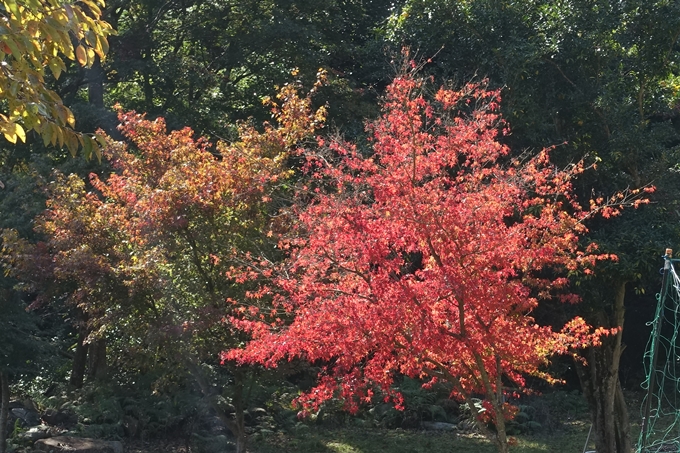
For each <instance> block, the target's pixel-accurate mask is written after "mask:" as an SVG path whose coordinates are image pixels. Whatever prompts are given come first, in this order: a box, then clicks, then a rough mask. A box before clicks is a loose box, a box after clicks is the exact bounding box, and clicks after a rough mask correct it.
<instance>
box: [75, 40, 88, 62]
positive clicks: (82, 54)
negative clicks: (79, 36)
mask: <svg viewBox="0 0 680 453" xmlns="http://www.w3.org/2000/svg"><path fill="white" fill-rule="evenodd" d="M76 59H77V60H78V63H80V65H81V66H87V51H86V50H85V47H83V46H82V45H80V46H78V47H76Z"/></svg>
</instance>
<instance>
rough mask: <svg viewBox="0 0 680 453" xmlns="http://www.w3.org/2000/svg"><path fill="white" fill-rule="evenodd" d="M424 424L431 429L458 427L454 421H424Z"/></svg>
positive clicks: (440, 429)
mask: <svg viewBox="0 0 680 453" xmlns="http://www.w3.org/2000/svg"><path fill="white" fill-rule="evenodd" d="M422 426H423V428H424V429H427V430H430V431H454V430H455V429H456V425H454V424H453V423H444V422H423V423H422Z"/></svg>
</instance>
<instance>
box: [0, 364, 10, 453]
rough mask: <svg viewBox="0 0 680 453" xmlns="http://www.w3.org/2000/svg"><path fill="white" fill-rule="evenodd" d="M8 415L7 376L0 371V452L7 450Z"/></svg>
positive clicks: (3, 452)
mask: <svg viewBox="0 0 680 453" xmlns="http://www.w3.org/2000/svg"><path fill="white" fill-rule="evenodd" d="M8 416H9V376H8V375H7V373H5V372H3V371H0V453H5V452H6V451H7V418H8Z"/></svg>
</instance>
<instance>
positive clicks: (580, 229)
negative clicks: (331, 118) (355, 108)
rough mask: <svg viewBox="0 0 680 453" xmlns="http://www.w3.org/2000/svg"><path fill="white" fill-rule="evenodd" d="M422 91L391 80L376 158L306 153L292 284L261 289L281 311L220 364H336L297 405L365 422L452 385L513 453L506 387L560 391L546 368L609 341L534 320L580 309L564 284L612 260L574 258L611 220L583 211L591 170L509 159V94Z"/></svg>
mask: <svg viewBox="0 0 680 453" xmlns="http://www.w3.org/2000/svg"><path fill="white" fill-rule="evenodd" d="M425 91H426V86H425V84H424V83H423V82H422V81H421V80H419V79H417V78H416V77H414V76H412V75H409V74H405V75H402V76H400V77H398V78H396V79H395V80H394V81H393V83H392V84H391V85H390V86H389V88H388V90H387V94H386V99H385V101H384V107H383V115H382V117H381V118H380V119H379V120H378V121H377V122H376V123H375V124H373V125H372V126H371V131H372V140H371V144H372V152H371V154H370V156H368V157H366V155H365V154H362V153H361V152H359V151H358V150H357V148H356V147H355V146H353V145H350V144H346V143H340V142H335V143H332V144H330V145H329V146H326V147H325V150H326V152H325V154H324V155H323V156H322V155H321V154H323V153H319V154H316V155H313V154H309V155H307V156H306V157H307V170H308V171H309V175H310V181H311V182H310V183H308V185H307V186H306V187H303V188H302V189H301V190H300V192H299V197H300V200H303V201H304V203H303V202H301V203H299V204H298V205H297V206H296V207H294V208H293V209H294V214H295V217H296V219H297V225H296V229H295V235H294V237H292V238H290V239H288V240H283V241H281V243H280V247H281V248H283V249H284V250H287V251H288V252H289V255H288V261H287V262H286V263H285V269H283V270H285V272H283V271H282V272H280V273H279V274H277V275H278V277H277V278H276V279H275V285H273V286H272V287H271V288H266V289H265V290H264V291H263V292H265V293H269V294H270V297H273V299H274V303H275V306H276V308H277V311H273V312H271V314H270V313H267V314H261V313H258V312H257V310H253V309H251V310H249V311H247V312H246V313H249V314H250V315H251V316H250V317H248V318H241V319H234V320H233V322H234V323H236V324H238V325H240V326H241V328H243V329H246V330H247V331H249V332H250V334H251V335H252V337H253V340H252V341H251V342H250V343H248V345H247V346H246V347H245V349H240V350H239V349H234V350H230V351H226V352H225V353H223V358H224V359H225V360H226V359H229V360H233V359H235V360H238V361H240V362H241V363H263V364H265V365H267V366H272V367H274V366H276V365H277V363H279V361H281V360H291V359H293V358H298V357H299V358H303V359H306V360H308V361H313V362H317V363H320V362H322V363H325V364H326V366H324V367H323V368H322V370H321V372H320V375H319V380H318V385H317V386H316V387H315V388H314V389H313V390H311V391H310V392H308V393H306V394H304V395H303V396H301V397H300V398H299V399H298V403H299V404H300V405H301V406H302V407H303V408H304V409H305V410H315V409H318V407H319V405H320V404H322V403H323V402H324V401H326V400H329V399H330V398H333V397H340V398H341V399H343V400H344V402H345V405H346V408H347V409H349V410H350V411H356V410H357V409H358V407H359V405H360V404H361V403H362V402H368V401H370V400H371V399H372V397H373V396H374V391H375V389H376V388H380V389H381V390H382V392H383V394H385V395H387V397H388V398H391V399H392V400H393V401H395V402H396V403H397V405H399V404H400V395H399V394H398V393H396V392H394V391H393V390H392V386H393V383H394V379H395V377H397V376H399V375H407V376H410V377H418V378H420V379H424V380H425V381H426V385H427V384H432V383H434V382H436V381H437V380H444V381H447V382H449V383H450V384H452V386H453V389H454V390H453V394H452V396H453V397H456V398H459V399H462V400H465V401H467V402H468V403H469V406H470V408H471V410H472V411H473V412H474V413H475V415H476V416H477V418H478V419H479V420H480V423H479V426H480V428H481V429H482V430H483V431H484V432H485V433H486V434H487V435H488V436H489V437H490V438H491V439H492V440H493V441H494V442H495V443H496V445H497V447H498V450H499V451H501V452H505V451H507V448H508V446H507V438H506V434H505V419H506V417H507V416H508V414H509V413H510V412H511V408H510V407H508V405H507V404H506V403H504V397H505V394H506V391H505V389H507V387H508V385H509V384H512V385H513V386H516V387H519V388H523V387H524V386H525V377H526V376H527V375H531V376H540V377H542V378H544V379H547V380H549V381H550V380H553V379H552V378H551V376H549V375H547V374H546V373H544V372H543V371H541V370H542V367H544V366H545V365H546V364H547V363H548V360H549V357H550V356H551V355H553V354H555V353H564V352H567V351H568V350H569V349H570V348H574V347H579V346H584V345H592V344H595V343H597V338H598V336H599V335H601V334H602V333H604V331H595V332H594V331H593V329H591V328H590V327H589V326H587V325H585V323H584V321H583V320H582V319H578V318H577V319H574V320H572V321H571V322H569V323H568V324H567V325H566V326H565V328H564V329H563V330H562V331H559V332H557V331H554V330H553V329H552V328H551V327H548V326H539V325H537V323H536V322H535V320H534V319H533V318H532V316H531V312H532V310H533V309H534V308H535V307H536V306H537V304H538V303H539V300H540V299H542V298H548V297H553V296H556V295H559V294H558V293H560V292H561V293H562V294H561V296H559V297H562V298H563V299H564V300H565V301H574V300H575V297H574V296H570V295H569V294H567V293H566V291H565V288H566V286H567V284H568V280H567V278H565V275H566V274H568V273H569V272H573V271H577V270H579V269H580V270H584V271H586V272H588V271H589V269H588V266H590V265H592V264H593V263H594V262H595V261H596V260H598V259H605V258H608V257H607V256H604V255H598V254H597V253H596V251H595V248H594V247H591V248H590V249H589V250H581V248H580V247H579V237H580V236H582V235H583V234H584V233H585V232H586V227H585V226H584V224H583V220H584V219H585V218H587V217H588V216H590V215H591V214H592V213H593V212H594V211H596V210H603V209H604V210H606V213H607V214H612V213H615V210H616V209H615V208H613V207H612V206H611V205H607V206H606V207H603V205H602V204H601V202H600V203H598V202H597V201H593V202H591V206H590V207H589V208H588V209H584V208H582V207H581V206H580V205H579V204H578V203H577V202H576V200H575V199H574V196H573V194H572V193H573V191H572V185H571V181H572V178H574V176H576V175H577V174H579V173H580V172H582V171H583V170H584V166H583V164H582V163H578V164H574V165H571V166H569V167H568V168H566V169H563V170H560V169H557V168H555V167H554V166H553V165H551V164H550V162H549V151H548V150H543V151H541V152H540V153H538V154H536V155H535V156H533V157H530V158H524V159H519V158H514V157H512V155H511V154H510V152H509V150H508V148H507V147H506V146H504V145H503V144H501V143H500V142H499V140H498V135H499V133H504V132H505V131H504V130H503V123H502V120H501V119H500V117H499V115H498V113H497V110H498V103H499V101H500V95H499V92H498V91H488V90H486V89H485V87H484V86H483V85H475V84H469V85H467V86H465V87H464V88H463V89H461V90H452V89H449V88H442V89H440V90H439V91H438V92H437V93H436V95H435V96H434V99H432V100H428V99H427V98H426V96H425V94H424V93H425ZM321 147H322V148H323V147H324V145H323V144H322V146H321ZM259 295H260V296H261V295H262V294H259ZM282 313H283V314H282ZM252 315H255V316H252ZM270 315H271V316H272V317H276V316H279V317H280V318H284V315H285V316H287V317H288V318H287V319H288V322H285V321H282V320H280V319H278V318H277V319H269V318H268V316H270ZM475 394H481V395H484V397H485V401H484V406H485V407H486V408H487V409H488V410H487V411H486V414H489V415H490V420H489V419H487V420H486V421H487V422H488V421H491V422H493V423H494V424H495V427H496V429H495V431H491V430H490V429H488V428H487V427H486V426H485V424H484V423H483V422H482V421H483V418H484V417H483V416H482V415H483V414H481V413H480V411H478V410H477V409H476V408H475V405H474V404H473V403H472V399H471V398H472V396H473V395H475Z"/></svg>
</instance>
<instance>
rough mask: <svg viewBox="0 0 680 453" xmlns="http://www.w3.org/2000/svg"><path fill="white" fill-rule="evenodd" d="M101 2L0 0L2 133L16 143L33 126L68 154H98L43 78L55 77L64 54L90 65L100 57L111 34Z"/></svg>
mask: <svg viewBox="0 0 680 453" xmlns="http://www.w3.org/2000/svg"><path fill="white" fill-rule="evenodd" d="M104 6H105V5H104V0H78V1H77V2H75V3H68V2H67V1H64V0H0V106H1V107H0V132H1V133H2V134H3V135H4V136H5V138H6V139H7V140H8V141H9V142H11V143H16V142H17V140H21V141H25V140H26V131H30V130H34V131H36V132H37V133H38V134H40V136H41V137H42V139H43V142H44V144H45V145H46V146H47V145H53V146H59V147H63V146H66V147H67V148H68V149H69V151H70V152H71V153H72V154H75V153H76V152H77V151H78V149H79V148H82V149H83V151H84V153H85V154H86V156H88V157H89V155H91V153H93V152H94V153H95V154H97V155H99V146H98V145H97V143H96V142H95V141H94V140H93V139H92V138H90V137H88V136H85V135H83V134H80V133H78V132H76V131H74V129H73V128H74V126H75V118H74V117H73V113H72V112H71V110H69V109H68V108H67V107H66V106H65V105H64V104H63V102H62V100H61V98H60V97H59V96H58V95H57V93H55V92H54V91H53V90H51V89H49V88H48V87H47V85H46V82H45V76H46V75H47V74H48V72H47V71H48V70H49V72H50V73H51V74H52V75H53V76H54V77H55V78H56V79H58V78H59V77H60V76H61V74H62V72H63V71H65V70H66V64H65V61H64V58H66V59H69V60H73V61H77V62H78V64H80V65H81V66H85V67H90V66H91V65H92V64H93V63H94V62H95V61H96V57H99V58H100V59H104V57H105V55H106V53H107V52H108V49H109V44H108V41H107V37H108V36H109V35H110V34H111V33H112V32H113V29H112V28H111V25H109V24H108V23H107V22H106V21H104V20H103V19H102V9H103V8H104Z"/></svg>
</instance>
